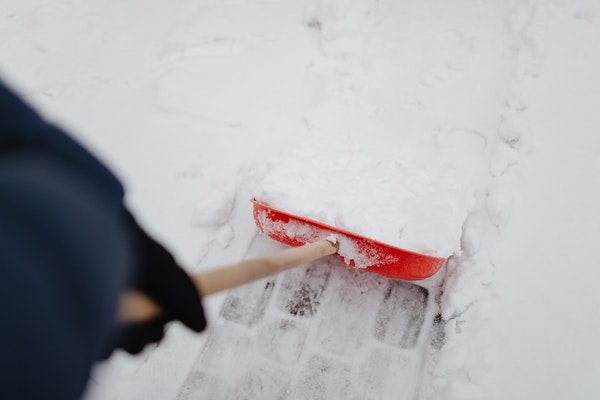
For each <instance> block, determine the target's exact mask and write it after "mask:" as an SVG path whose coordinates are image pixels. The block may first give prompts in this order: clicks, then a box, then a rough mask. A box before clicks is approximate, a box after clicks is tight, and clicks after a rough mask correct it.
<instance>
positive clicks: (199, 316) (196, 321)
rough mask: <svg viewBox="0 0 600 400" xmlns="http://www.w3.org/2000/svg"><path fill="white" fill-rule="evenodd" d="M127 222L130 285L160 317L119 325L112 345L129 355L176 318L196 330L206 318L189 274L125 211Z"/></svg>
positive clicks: (159, 335) (154, 338)
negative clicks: (149, 301)
mask: <svg viewBox="0 0 600 400" xmlns="http://www.w3.org/2000/svg"><path fill="white" fill-rule="evenodd" d="M127 218H128V224H129V226H130V228H131V231H132V237H133V241H134V255H135V262H134V275H133V279H132V281H131V284H130V285H129V289H133V290H136V291H139V292H142V293H144V294H145V295H147V296H148V297H150V298H151V299H152V300H153V301H154V302H155V303H156V304H157V305H159V306H160V307H161V309H162V313H161V315H160V316H158V317H156V318H153V319H151V320H149V321H145V322H141V323H130V324H126V325H121V326H119V329H118V331H117V333H116V334H115V338H114V340H113V345H112V346H111V348H110V349H109V352H108V354H106V353H104V354H103V357H102V358H106V357H108V356H109V355H110V353H111V352H112V350H113V349H114V348H122V349H124V350H125V351H127V352H129V353H131V354H137V353H139V352H141V351H142V350H143V349H144V347H145V346H146V345H147V344H149V343H155V342H158V341H160V340H161V339H162V337H163V336H164V328H165V325H166V324H167V323H168V322H170V321H173V320H179V321H181V322H182V323H183V324H185V325H186V326H187V327H189V328H190V329H192V330H193V331H195V332H200V331H202V330H204V328H205V327H206V319H205V317H204V310H203V308H202V302H201V298H200V294H199V293H198V290H197V288H196V286H195V285H194V283H193V282H192V280H191V278H190V277H189V275H188V274H187V273H186V272H185V271H184V270H183V269H181V268H180V267H179V266H178V265H177V262H176V261H175V259H174V258H173V256H172V255H171V254H170V253H169V252H168V251H167V250H166V249H165V248H164V247H162V246H161V245H160V244H158V243H157V242H156V241H154V240H153V239H152V238H150V237H149V236H148V235H147V234H146V233H145V232H144V231H143V230H142V229H141V228H140V227H139V225H138V224H137V222H136V221H135V219H134V218H133V217H132V216H131V215H130V214H128V215H127Z"/></svg>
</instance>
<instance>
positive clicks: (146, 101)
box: [0, 0, 600, 400]
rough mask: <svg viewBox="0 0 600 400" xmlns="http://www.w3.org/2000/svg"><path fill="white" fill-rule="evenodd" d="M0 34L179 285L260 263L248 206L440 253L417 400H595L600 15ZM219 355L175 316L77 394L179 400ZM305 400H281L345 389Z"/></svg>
mask: <svg viewBox="0 0 600 400" xmlns="http://www.w3.org/2000/svg"><path fill="white" fill-rule="evenodd" d="M0 21H1V22H0V73H1V76H2V77H3V79H4V80H7V81H8V82H10V83H11V84H12V85H13V86H14V87H15V88H16V89H18V90H19V91H20V92H21V93H22V94H23V96H24V97H25V98H26V99H27V100H28V101H29V102H31V103H33V104H35V105H36V106H37V107H38V108H39V109H40V110H42V111H43V112H44V114H45V115H47V116H48V117H49V118H50V119H52V120H55V121H58V122H59V123H60V124H61V125H63V126H64V127H66V128H67V129H68V130H69V131H70V132H72V133H73V135H75V136H76V137H77V138H78V139H79V140H80V141H82V142H84V143H85V144H86V145H87V146H88V147H89V148H91V149H92V150H93V151H94V152H95V153H96V154H97V155H98V156H99V157H101V158H102V159H103V160H104V161H105V162H106V163H108V164H109V166H110V167H111V168H112V169H113V170H114V171H115V172H116V173H117V174H118V176H120V177H121V179H122V180H123V181H124V183H125V186H126V188H127V193H128V194H127V202H128V204H129V205H130V207H131V208H132V210H133V211H134V213H135V214H136V215H137V216H138V218H139V219H140V220H141V222H142V223H143V225H144V226H145V228H146V229H147V230H149V231H150V232H151V233H152V234H153V235H154V236H156V237H157V238H158V239H160V240H161V241H162V242H163V243H165V245H166V246H167V247H168V248H170V249H171V250H172V251H173V253H174V254H175V255H176V258H177V259H178V260H179V261H180V262H181V264H182V265H183V266H184V267H185V268H186V269H187V270H188V271H189V272H190V273H193V272H198V271H201V270H205V269H206V270H208V269H210V268H212V267H214V266H217V265H221V264H226V263H228V262H233V261H238V260H240V259H241V258H243V257H244V256H245V255H246V254H247V249H248V248H249V246H251V243H252V241H253V239H254V238H255V236H256V227H255V226H254V224H253V221H252V217H251V204H250V202H249V199H250V198H252V197H253V196H256V197H257V198H259V199H260V200H263V201H266V202H268V203H270V204H271V205H273V206H277V207H279V208H283V209H285V210H286V211H289V212H292V213H295V214H298V215H304V216H307V217H313V218H316V219H319V220H322V221H323V222H325V223H329V224H332V225H336V226H339V227H342V228H345V229H348V230H350V231H353V232H356V233H360V234H362V235H364V236H372V237H373V238H375V239H378V240H381V241H385V242H387V243H390V244H394V245H398V246H400V247H406V248H408V249H410V250H414V251H419V252H424V253H427V254H431V255H436V256H443V257H447V256H451V257H450V259H449V262H448V263H447V264H446V265H445V267H444V268H443V269H442V270H441V271H440V272H439V273H438V275H437V279H438V280H439V282H440V286H439V287H438V289H439V292H438V293H439V296H438V297H437V298H436V304H437V306H438V307H439V313H440V318H441V321H443V324H442V325H441V328H440V329H442V330H443V332H442V333H443V335H442V336H443V338H444V339H443V341H442V343H437V345H435V346H433V345H432V346H429V347H427V349H426V351H425V352H424V354H418V355H412V356H411V357H413V356H414V357H417V356H418V357H423V360H424V367H423V369H422V370H418V371H413V372H414V376H415V379H417V378H418V381H416V380H415V385H417V386H418V387H417V389H416V390H415V394H414V396H413V397H411V398H418V399H510V398H513V399H516V398H523V399H565V398H598V397H599V396H600V390H599V389H598V385H597V383H596V379H597V376H599V375H600V346H598V339H597V338H598V335H599V334H600V317H599V316H598V312H597V306H596V304H597V303H598V300H599V299H600V296H599V295H598V294H597V290H596V287H597V281H598V278H600V272H599V270H598V267H597V265H596V264H597V261H594V260H596V258H597V256H596V252H595V248H596V247H597V243H598V240H599V239H600V207H599V206H598V204H600V189H598V184H599V182H600V135H598V132H599V131H600V113H599V112H598V109H599V108H600V78H599V77H598V71H600V46H599V45H598V38H599V37H600V3H598V2H597V1H595V0H573V1H566V0H488V1H474V0H457V1H452V2H449V1H439V0H420V1H415V0H403V1H393V0H379V1H377V0H345V1H342V0H304V1H291V0H281V1H260V2H259V1H249V0H221V1H216V0H195V1H191V0H182V1H179V2H167V1H164V0H152V1H140V0H119V1H115V0H105V1H99V0H89V1H86V2H75V3H73V2H70V1H67V0H64V1H63V0H52V1H51V0H0ZM267 243H268V242H267ZM267 246H268V245H267ZM280 248H281V247H280V246H279V245H277V244H273V245H272V246H271V249H272V250H277V249H280ZM224 296H225V295H224V294H222V295H216V296H213V297H209V298H206V299H205V300H204V304H205V307H206V310H207V314H208V319H209V323H210V321H211V320H215V319H217V314H218V312H219V309H220V307H221V305H222V303H223V300H224ZM334 300H335V301H339V302H340V303H343V301H345V300H344V298H343V296H341V297H340V299H338V298H335V299H334ZM346 300H347V301H348V304H353V303H352V299H346ZM329 302H333V299H329ZM342 306H343V304H341V305H340V309H341V307H342ZM365 307H366V306H363V307H362V308H360V310H362V311H365V312H368V311H369V310H365ZM352 317H353V316H350V318H352ZM354 317H355V318H356V319H355V320H350V321H345V322H344V323H346V324H348V325H346V326H351V325H352V324H355V325H356V326H359V325H360V321H361V319H360V318H361V316H360V315H355V316H354ZM337 323H339V321H337V320H335V319H333V320H332V321H331V322H330V324H332V325H333V324H337ZM238 334H243V332H242V331H237V330H232V331H231V333H230V335H231V337H227V338H221V340H222V341H223V344H224V346H225V347H224V348H225V349H227V346H226V345H227V343H228V342H227V340H230V339H231V340H233V337H234V336H235V335H238ZM270 334H276V333H270ZM267 339H268V338H267ZM293 339H294V338H291V340H290V342H289V346H288V347H287V350H286V351H287V353H286V351H284V352H283V354H281V355H280V356H281V357H282V358H284V359H285V358H290V357H289V354H290V353H293V352H296V351H300V350H299V348H298V346H299V345H298V344H297V343H295V342H294V340H293ZM335 339H336V341H338V345H339V346H340V347H342V348H343V347H352V346H353V345H354V343H353V342H352V336H351V335H349V336H348V337H347V336H345V335H344V333H343V332H341V333H340V334H339V335H336V338H335ZM237 340H238V343H242V342H240V341H239V340H241V339H239V338H238V339H237ZM308 340H309V341H310V340H312V341H317V340H318V339H317V337H316V336H314V335H313V336H309V339H308ZM206 341H207V335H206V334H200V335H196V334H193V333H191V332H189V331H187V330H186V329H185V328H184V327H182V326H181V325H180V324H172V325H171V326H170V327H169V329H168V332H167V336H166V338H165V340H164V341H163V342H162V343H161V345H160V346H158V347H157V346H149V348H148V349H147V350H146V351H145V352H144V353H143V354H142V355H140V356H136V357H132V356H129V355H127V354H125V353H123V352H117V353H116V354H115V355H114V356H113V357H112V358H111V359H110V360H109V361H107V362H105V363H102V364H99V365H98V366H97V367H96V369H95V371H94V374H93V376H92V377H91V378H90V384H89V387H88V390H87V393H86V395H85V398H86V399H88V400H96V399H149V398H156V399H175V398H177V396H178V393H179V392H180V389H181V387H182V384H183V383H184V380H185V379H186V377H187V375H188V371H189V370H190V368H191V367H192V365H193V363H194V360H195V359H196V356H197V355H198V353H199V352H200V351H201V349H202V348H203V346H204V345H205V343H206ZM310 344H311V343H308V344H305V345H310ZM225 351H226V350H225ZM231 351H233V350H231ZM356 357H357V358H356V363H357V364H360V363H363V362H364V363H365V365H369V366H371V365H377V363H376V362H373V363H374V364H371V362H372V360H370V361H369V364H366V362H367V360H366V359H364V358H361V357H360V356H359V355H358V353H357V356H356ZM223 360H225V358H224V359H223ZM243 361H244V360H239V362H231V363H226V361H222V363H224V364H223V366H222V367H223V371H227V372H223V378H226V377H227V376H229V374H231V376H233V375H235V374H236V373H237V372H239V371H240V370H242V369H244V368H248V366H247V365H248V364H246V363H245V362H243ZM319 363H322V362H321V361H319V359H316V360H313V361H312V364H314V366H315V368H319ZM312 364H311V365H312ZM276 365H277V364H276V363H275V361H273V364H272V365H269V364H268V363H267V364H266V365H265V366H264V367H265V369H269V368H271V367H273V368H275V367H276ZM327 376H329V375H325V377H324V378H323V379H328V378H327ZM332 379H333V378H332ZM32 384H35V382H32ZM268 388H269V387H268V386H267V387H266V389H265V390H266V391H267V392H266V393H263V394H264V398H276V396H277V395H278V393H275V392H272V393H269V392H268ZM311 390H312V391H306V392H300V394H298V392H294V393H291V394H290V393H288V395H289V396H288V398H304V397H312V398H318V397H319V396H320V397H322V398H336V396H337V395H339V394H336V393H330V392H326V391H324V392H319V389H318V387H317V388H315V387H312V388H311ZM411 396H412V395H411ZM400 397H401V398H408V397H406V396H403V397H402V396H398V398H400ZM409 397H410V396H409ZM214 398H219V397H218V394H217V397H214ZM383 398H386V399H388V398H389V399H394V398H396V397H395V396H394V395H393V393H392V394H390V392H386V395H385V396H384V397H383Z"/></svg>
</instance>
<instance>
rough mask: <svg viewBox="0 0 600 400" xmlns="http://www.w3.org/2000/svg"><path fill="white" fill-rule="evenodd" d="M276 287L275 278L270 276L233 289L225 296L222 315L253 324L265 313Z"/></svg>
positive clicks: (248, 324) (244, 323)
mask: <svg viewBox="0 0 600 400" xmlns="http://www.w3.org/2000/svg"><path fill="white" fill-rule="evenodd" d="M274 287H275V278H270V279H262V280H259V281H257V282H254V283H250V284H248V285H243V286H240V287H237V288H235V289H232V290H231V291H229V293H228V294H227V297H226V298H225V302H224V303H223V307H222V308H221V313H220V315H221V316H222V317H223V318H225V319H227V320H229V321H235V322H237V323H240V324H243V325H246V326H253V325H254V324H256V323H257V322H258V320H259V319H260V318H262V316H263V315H264V312H265V308H266V307H267V304H268V302H269V300H270V299H271V296H272V294H273V288H274Z"/></svg>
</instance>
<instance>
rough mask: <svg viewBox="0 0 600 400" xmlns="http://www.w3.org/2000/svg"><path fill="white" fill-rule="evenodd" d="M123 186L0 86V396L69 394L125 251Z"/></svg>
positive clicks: (106, 310) (84, 368) (90, 358)
mask: <svg viewBox="0 0 600 400" xmlns="http://www.w3.org/2000/svg"><path fill="white" fill-rule="evenodd" d="M122 199H123V188H122V187H121V184H120V183H119V181H118V180H117V179H116V178H115V177H114V176H113V175H112V174H111V173H110V172H109V171H108V170H107V169H106V168H105V167H104V166H103V165H102V164H101V163H100V162H98V161H97V160H96V159H95V158H94V157H93V156H92V155H91V154H89V153H88V152H87V151H86V150H84V149H83V148H82V147H81V146H80V145H78V144H77V143H76V142H75V141H73V140H72V139H71V138H69V137H68V136H67V135H65V134H64V133H63V132H62V131H61V130H60V129H59V128H57V127H55V126H52V125H50V124H48V123H46V122H45V121H44V120H43V119H42V118H41V117H40V116H38V115H37V114H36V113H35V112H34V111H33V110H32V109H31V108H29V107H28V106H27V105H25V104H24V103H23V102H22V101H21V100H20V99H19V98H18V97H17V96H15V95H14V94H13V93H12V92H11V91H10V90H8V89H7V88H6V87H4V86H2V85H1V84H0V304H1V305H2V311H1V313H0V315H1V321H2V324H1V329H0V343H1V346H0V398H2V399H12V398H22V399H29V398H31V399H34V398H36V399H37V398H48V399H76V398H79V397H80V396H81V393H82V392H83V390H84V388H85V384H86V381H87V377H88V374H89V372H90V368H91V366H92V364H93V362H94V360H95V359H96V358H97V357H98V355H99V353H100V352H101V351H102V350H103V348H104V347H105V346H106V343H105V342H106V340H107V337H109V336H110V333H111V331H112V329H113V328H114V319H115V310H116V306H117V304H116V303H117V295H118V293H119V291H120V290H121V289H122V288H123V286H124V285H125V283H126V281H127V280H128V279H130V277H129V275H130V273H131V271H130V270H131V269H132V268H131V265H132V260H133V258H134V256H135V254H133V250H132V248H133V247H132V245H131V241H132V239H131V237H130V234H128V233H127V228H126V227H124V225H123V224H124V223H123V221H124V218H125V217H124V216H125V210H124V207H123V203H122Z"/></svg>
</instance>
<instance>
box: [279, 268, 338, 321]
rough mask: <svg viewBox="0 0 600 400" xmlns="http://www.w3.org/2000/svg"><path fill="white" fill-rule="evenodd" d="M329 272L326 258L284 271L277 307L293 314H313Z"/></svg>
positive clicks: (301, 315) (316, 308) (304, 315)
mask: <svg viewBox="0 0 600 400" xmlns="http://www.w3.org/2000/svg"><path fill="white" fill-rule="evenodd" d="M330 273H331V267H330V263H329V261H327V260H318V261H315V262H313V263H310V264H308V265H306V266H303V267H298V268H295V269H292V270H289V271H287V272H285V273H284V274H283V275H282V279H281V285H280V287H279V291H278V294H277V300H276V304H277V307H278V308H279V309H280V310H282V311H285V312H287V313H289V314H290V315H293V316H298V317H311V316H313V315H314V314H315V313H316V312H317V310H318V308H319V306H320V304H321V296H322V295H323V292H324V291H325V288H326V287H327V281H328V280H329V275H330Z"/></svg>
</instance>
